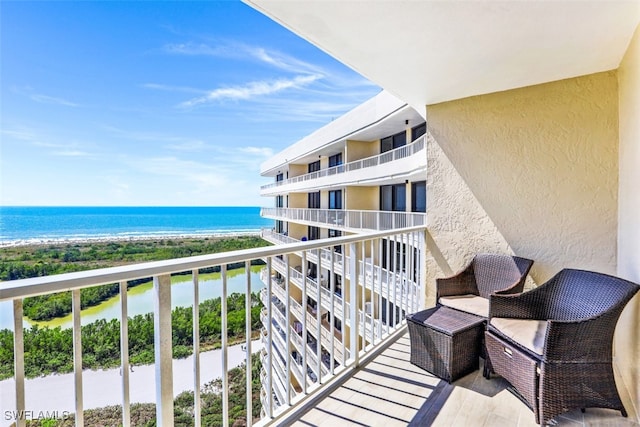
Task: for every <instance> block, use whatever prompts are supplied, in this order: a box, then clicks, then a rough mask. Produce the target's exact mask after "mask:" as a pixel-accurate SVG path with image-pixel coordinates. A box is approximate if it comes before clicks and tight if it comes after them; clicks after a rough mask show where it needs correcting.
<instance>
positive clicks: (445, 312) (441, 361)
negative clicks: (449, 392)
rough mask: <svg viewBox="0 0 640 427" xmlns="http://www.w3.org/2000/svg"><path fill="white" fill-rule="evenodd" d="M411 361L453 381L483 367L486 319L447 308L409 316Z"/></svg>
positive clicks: (437, 308) (433, 309) (431, 309)
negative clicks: (482, 349)
mask: <svg viewBox="0 0 640 427" xmlns="http://www.w3.org/2000/svg"><path fill="white" fill-rule="evenodd" d="M407 325H408V328H409V337H410V339H411V360H410V361H411V363H413V364H414V365H416V366H418V367H420V368H422V369H425V370H427V371H429V372H431V373H432V374H434V375H436V376H438V377H440V378H442V379H443V380H446V381H448V382H449V383H451V382H452V381H455V380H457V379H458V378H460V377H462V376H464V375H466V374H468V373H469V372H473V371H475V370H476V369H478V367H479V361H478V358H479V357H480V347H481V342H482V335H483V333H484V319H483V318H482V317H478V316H474V315H472V314H467V313H463V312H461V311H457V310H453V309H450V308H447V307H435V308H430V309H427V310H424V311H420V312H418V313H414V314H410V315H409V316H407Z"/></svg>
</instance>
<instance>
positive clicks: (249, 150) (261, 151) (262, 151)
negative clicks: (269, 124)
mask: <svg viewBox="0 0 640 427" xmlns="http://www.w3.org/2000/svg"><path fill="white" fill-rule="evenodd" d="M238 151H240V152H242V153H246V154H253V155H256V156H260V157H271V156H273V149H271V148H269V147H240V148H238Z"/></svg>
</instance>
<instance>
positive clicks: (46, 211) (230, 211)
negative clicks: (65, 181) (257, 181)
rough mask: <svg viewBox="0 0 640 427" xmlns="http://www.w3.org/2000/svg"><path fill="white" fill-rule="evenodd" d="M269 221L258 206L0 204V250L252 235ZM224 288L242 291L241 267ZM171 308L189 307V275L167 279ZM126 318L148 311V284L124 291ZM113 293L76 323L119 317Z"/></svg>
mask: <svg viewBox="0 0 640 427" xmlns="http://www.w3.org/2000/svg"><path fill="white" fill-rule="evenodd" d="M271 225H272V221H270V220H268V219H265V218H262V217H260V208H258V207H11V206H9V207H7V206H1V207H0V250H2V249H1V246H3V245H11V244H26V243H47V242H51V243H53V242H64V241H78V240H89V241H90V240H92V239H99V240H109V239H123V238H124V239H126V238H161V237H164V236H181V237H186V236H211V235H225V234H238V233H257V232H258V231H259V230H260V229H261V228H264V227H269V226H271ZM260 269H261V267H253V268H252V272H251V285H252V286H251V289H252V291H253V292H257V291H259V290H260V289H261V288H262V287H263V286H264V285H263V284H262V282H261V281H260V278H259V271H260ZM199 283H200V287H199V290H200V301H204V300H206V299H211V298H216V297H219V296H220V295H221V293H222V280H221V278H220V274H219V273H217V274H216V273H213V274H204V275H201V276H200V280H199ZM227 289H228V290H227V292H228V293H229V294H231V293H233V292H242V293H244V292H245V289H246V274H245V271H244V269H238V270H234V271H230V272H229V274H228V281H227ZM171 291H172V296H171V304H172V307H177V306H191V305H193V285H192V281H191V276H176V277H173V278H172V286H171ZM127 295H128V297H129V300H128V311H129V316H130V317H132V316H135V315H137V314H144V313H149V312H151V311H153V299H152V283H151V282H149V283H146V284H142V285H139V286H136V287H134V288H132V289H130V290H129V291H128V292H127ZM119 310H120V308H119V296H115V297H113V298H111V299H109V300H107V301H104V302H102V303H101V304H99V305H97V306H95V307H90V308H87V309H85V310H82V314H81V318H82V324H83V325H84V324H87V323H91V322H93V321H95V320H97V319H101V318H104V319H107V320H109V319H114V318H119ZM12 311H13V310H12V303H11V301H5V302H0V329H4V328H9V329H13V316H12ZM36 323H37V324H38V325H39V326H50V327H56V326H61V327H63V328H67V327H71V315H69V316H66V317H64V318H60V319H54V320H51V321H49V322H34V321H31V320H29V319H26V318H25V320H24V326H25V327H31V326H32V325H33V324H36Z"/></svg>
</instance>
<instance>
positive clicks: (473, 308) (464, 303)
mask: <svg viewBox="0 0 640 427" xmlns="http://www.w3.org/2000/svg"><path fill="white" fill-rule="evenodd" d="M440 304H442V305H444V306H445V307H449V308H455V309H456V310H460V311H464V312H467V313H471V314H475V315H476V316H482V317H489V300H488V299H486V298H482V297H480V296H478V295H472V294H469V295H456V296H451V297H441V298H440Z"/></svg>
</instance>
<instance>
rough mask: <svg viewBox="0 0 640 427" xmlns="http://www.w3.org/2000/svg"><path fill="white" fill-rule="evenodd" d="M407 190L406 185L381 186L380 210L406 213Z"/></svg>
mask: <svg viewBox="0 0 640 427" xmlns="http://www.w3.org/2000/svg"><path fill="white" fill-rule="evenodd" d="M406 199H407V189H406V186H405V184H395V185H382V186H380V210H381V211H404V210H406V208H407V200H406Z"/></svg>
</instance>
